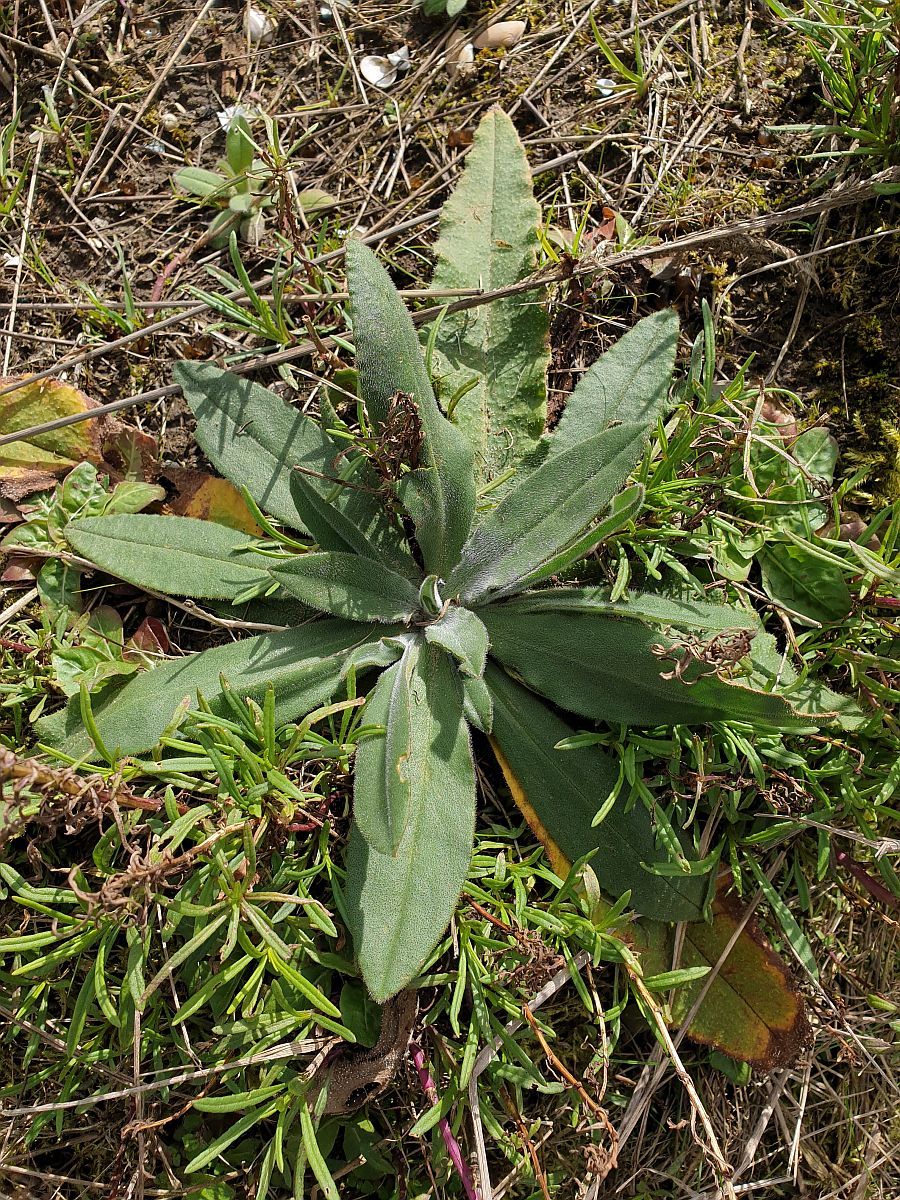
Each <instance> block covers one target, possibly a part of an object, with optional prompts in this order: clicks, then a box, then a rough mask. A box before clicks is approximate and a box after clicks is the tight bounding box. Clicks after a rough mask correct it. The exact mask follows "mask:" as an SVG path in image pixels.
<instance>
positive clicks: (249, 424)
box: [174, 362, 337, 529]
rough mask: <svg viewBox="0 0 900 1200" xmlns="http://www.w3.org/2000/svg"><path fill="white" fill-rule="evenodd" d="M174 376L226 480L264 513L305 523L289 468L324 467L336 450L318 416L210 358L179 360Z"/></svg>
mask: <svg viewBox="0 0 900 1200" xmlns="http://www.w3.org/2000/svg"><path fill="white" fill-rule="evenodd" d="M174 375H175V381H176V382H177V383H178V384H179V386H180V387H181V390H182V391H183V392H184V398H185V400H187V402H188V404H189V405H190V407H191V409H192V410H193V412H194V415H195V416H196V418H197V432H196V438H197V441H198V442H199V443H200V446H201V448H202V449H203V451H204V452H205V454H206V456H207V457H208V458H209V460H210V462H212V463H213V465H214V466H215V467H216V468H217V469H218V470H219V471H220V472H221V473H222V474H223V475H224V476H225V477H226V478H227V479H230V480H232V482H234V483H239V484H243V485H244V486H245V487H246V488H247V490H248V492H249V493H250V495H251V496H252V497H253V499H254V500H255V501H256V503H257V504H258V505H259V506H260V508H261V509H263V511H264V512H267V513H270V514H271V515H272V516H273V517H275V518H276V519H277V520H279V521H282V522H283V523H284V524H285V525H289V526H291V527H293V528H295V529H296V528H302V527H303V524H302V520H301V518H300V515H299V513H298V512H297V507H296V505H295V504H294V500H293V497H292V496H291V487H290V483H291V472H292V470H293V468H294V467H295V466H296V465H297V464H298V463H303V464H304V465H307V466H309V467H310V468H311V469H314V470H318V471H322V465H323V463H325V462H329V463H330V461H331V459H333V458H334V455H335V454H336V453H337V448H334V449H331V446H330V444H329V443H330V439H328V438H327V436H326V435H325V434H324V432H323V431H322V430H321V429H320V428H319V426H318V425H317V424H316V423H315V421H313V420H312V419H311V418H310V417H308V416H307V415H306V414H305V413H301V412H299V411H298V410H297V409H295V408H291V407H290V405H288V404H285V403H284V401H283V400H281V399H280V398H279V397H278V396H276V395H274V394H273V393H272V392H269V391H267V390H266V389H265V388H263V387H260V386H259V384H256V383H252V382H251V381H250V380H249V379H242V378H240V377H239V376H237V375H233V374H232V373H231V372H230V371H223V370H222V369H221V367H216V366H214V365H213V364H212V363H195V362H180V363H176V364H175V370H174ZM309 460H312V461H311V462H310V461H309Z"/></svg>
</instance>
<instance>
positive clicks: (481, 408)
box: [432, 108, 549, 481]
mask: <svg viewBox="0 0 900 1200" xmlns="http://www.w3.org/2000/svg"><path fill="white" fill-rule="evenodd" d="M540 220H541V212H540V208H539V206H538V204H537V201H536V200H535V198H534V195H533V192H532V184H531V172H530V171H529V168H528V160H527V159H526V157H525V151H524V148H523V147H522V143H521V142H520V141H519V138H518V135H517V133H516V130H515V126H514V125H513V123H512V121H511V120H510V119H509V117H508V116H507V115H506V114H505V113H504V112H503V111H502V110H501V109H499V108H494V109H491V111H490V112H489V113H487V115H486V116H485V117H484V118H483V119H482V121H481V124H480V125H479V126H478V129H477V131H476V133H475V141H474V143H473V145H472V149H471V150H470V151H469V154H468V157H467V158H466V166H465V170H464V171H463V173H462V176H461V178H460V181H459V183H458V185H457V187H456V188H455V190H454V191H453V193H452V194H451V196H450V198H449V199H448V200H447V202H446V203H445V205H444V207H443V209H442V210H441V230H440V237H439V238H438V241H437V244H436V246H435V254H436V256H437V266H436V267H435V271H434V277H433V279H432V287H435V288H479V287H481V288H484V289H485V290H486V291H495V290H497V289H500V288H505V287H507V286H509V285H510V284H514V283H517V282H518V281H519V280H521V279H525V278H526V277H527V276H528V275H530V274H531V273H532V272H533V271H534V270H535V267H536V264H537V249H538V238H537V228H538V226H539V225H540ZM543 301H544V295H543V293H542V292H540V291H533V292H528V293H523V294H522V295H518V296H507V297H505V298H502V297H501V298H499V299H497V300H494V301H492V302H491V303H490V304H482V305H479V306H478V307H477V308H470V309H466V310H464V311H463V312H457V313H449V314H448V315H447V316H445V317H444V319H443V320H442V321H441V322H440V324H439V327H438V330H437V335H436V338H435V342H434V357H433V359H432V373H433V374H434V375H436V377H437V378H438V379H439V382H440V389H441V394H442V396H444V397H448V398H449V397H451V396H453V395H454V393H455V392H457V390H458V389H460V388H462V387H463V386H465V385H466V384H468V383H469V382H470V381H472V380H475V381H476V382H475V386H474V387H472V388H471V389H470V390H468V391H466V393H465V394H464V395H463V396H462V397H461V398H460V399H459V401H458V403H457V405H456V407H455V409H454V412H453V420H454V423H455V424H456V425H458V426H459V428H460V429H461V430H462V431H463V433H464V434H465V435H466V437H467V438H468V440H469V442H470V443H471V445H472V447H473V449H474V451H475V462H476V467H477V471H478V474H479V478H480V479H481V480H484V481H486V480H489V479H492V478H494V476H496V475H499V474H500V472H501V471H503V470H504V469H506V468H507V467H509V466H515V465H516V464H517V463H518V462H519V460H520V459H521V458H522V457H523V456H524V455H525V454H526V453H528V452H529V451H531V450H532V449H533V448H534V446H535V443H536V442H537V439H538V438H539V437H540V435H541V433H542V432H543V429H544V423H545V421H546V416H547V366H548V363H549V354H548V351H547V334H548V330H549V315H548V312H547V308H546V305H545V304H544V302H543Z"/></svg>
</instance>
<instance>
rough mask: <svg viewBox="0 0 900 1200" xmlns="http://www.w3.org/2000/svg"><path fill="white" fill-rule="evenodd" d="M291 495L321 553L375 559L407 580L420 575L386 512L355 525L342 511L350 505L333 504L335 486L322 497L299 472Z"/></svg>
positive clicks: (373, 515) (336, 488) (296, 473)
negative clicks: (356, 555) (339, 551)
mask: <svg viewBox="0 0 900 1200" xmlns="http://www.w3.org/2000/svg"><path fill="white" fill-rule="evenodd" d="M291 492H292V494H293V497H294V500H295V502H296V504H297V509H298V510H299V511H300V512H301V513H302V514H303V524H304V525H305V526H306V528H307V529H308V530H309V532H310V533H311V534H312V536H313V537H314V538H315V539H316V542H317V543H318V545H319V546H321V547H322V549H323V550H344V551H346V552H347V553H350V554H359V555H361V556H362V557H363V558H371V559H375V560H377V561H379V562H381V563H383V564H384V565H385V566H386V567H390V568H391V570H392V571H397V572H398V573H399V574H400V575H406V576H408V577H409V578H410V579H414V578H416V577H417V576H418V575H420V574H421V572H420V571H419V568H418V567H417V566H416V561H415V559H414V558H413V556H412V555H411V554H410V552H409V550H408V549H407V547H406V545H405V541H404V538H403V535H402V533H401V532H400V530H399V529H398V528H397V527H396V526H395V525H394V524H393V522H392V521H391V520H390V518H389V516H388V514H387V510H386V509H382V510H381V511H380V512H379V513H377V514H376V513H373V514H372V515H371V518H370V519H369V520H367V521H366V522H365V524H364V526H360V525H357V524H355V523H354V521H352V520H351V519H350V517H349V516H348V515H347V513H346V512H345V511H344V508H347V507H352V506H350V505H347V504H346V503H345V504H344V505H343V506H341V505H340V504H338V503H336V501H337V499H338V493H339V487H337V486H336V487H335V488H334V489H332V491H331V493H330V494H327V495H326V494H323V493H322V492H320V491H319V489H318V487H316V486H315V485H314V483H313V480H312V479H310V478H309V477H308V476H306V475H303V474H302V473H301V472H300V471H295V472H294V476H293V478H292V479H291ZM356 508H357V509H358V508H359V506H358V505H356ZM358 515H362V514H358Z"/></svg>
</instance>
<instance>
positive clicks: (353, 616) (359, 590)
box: [272, 550, 419, 624]
mask: <svg viewBox="0 0 900 1200" xmlns="http://www.w3.org/2000/svg"><path fill="white" fill-rule="evenodd" d="M272 578H273V579H277V580H278V582H279V583H280V584H281V585H282V587H284V588H285V590H286V591H288V592H290V593H291V595H292V596H296V597H297V598H298V599H300V600H302V601H303V602H304V604H308V605H310V607H312V608H317V609H319V611H320V612H329V613H333V614H334V616H336V617H346V618H347V620H350V621H384V622H385V623H387V624H390V623H391V622H394V621H406V620H409V619H410V618H411V617H412V616H413V615H414V614H415V613H416V611H417V610H418V607H419V592H418V589H417V588H416V587H414V586H413V584H412V583H410V581H409V580H408V579H406V578H405V577H404V576H403V575H397V574H396V573H395V572H394V571H391V570H390V568H388V567H385V566H383V565H382V564H381V563H380V562H373V561H371V560H370V559H366V558H361V557H360V556H359V555H358V554H344V553H342V552H341V551H339V550H329V551H324V550H323V551H322V552H321V553H318V554H298V555H297V556H296V557H295V558H292V559H290V560H289V561H287V562H285V563H282V564H279V565H278V566H277V567H272Z"/></svg>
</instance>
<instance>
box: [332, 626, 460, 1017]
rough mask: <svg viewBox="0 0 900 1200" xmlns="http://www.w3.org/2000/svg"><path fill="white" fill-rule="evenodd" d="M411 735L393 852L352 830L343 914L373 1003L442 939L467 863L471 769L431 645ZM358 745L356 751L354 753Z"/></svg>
mask: <svg viewBox="0 0 900 1200" xmlns="http://www.w3.org/2000/svg"><path fill="white" fill-rule="evenodd" d="M418 671H419V674H420V676H421V679H422V681H423V684H424V702H423V703H422V704H421V706H420V708H421V711H420V713H419V717H418V720H419V731H418V734H417V736H416V739H415V743H414V745H413V751H412V756H411V759H410V766H409V771H410V778H411V779H413V780H415V783H416V795H415V796H414V797H413V802H412V805H411V808H410V814H409V821H408V823H407V826H406V830H405V832H404V834H403V837H402V838H401V840H400V844H399V846H398V847H397V852H396V854H395V855H393V856H392V855H390V854H380V853H379V852H378V851H377V850H374V849H373V848H372V847H371V846H370V845H369V844H368V843H367V842H366V840H365V838H364V837H363V836H362V834H361V833H360V831H359V830H358V829H356V828H353V829H352V830H351V833H350V846H349V851H348V856H347V885H346V887H347V908H348V920H349V924H350V930H351V933H352V935H353V944H354V948H355V950H356V956H357V958H358V960H359V964H360V967H361V969H362V974H363V979H364V980H365V982H366V986H367V987H368V989H369V991H370V992H371V994H372V997H373V998H374V999H375V1000H377V1001H378V1003H379V1004H382V1003H384V1001H385V1000H387V999H388V998H389V997H390V996H393V995H394V994H395V993H396V992H399V991H400V990H401V988H404V987H406V985H407V984H408V983H409V982H410V980H411V979H412V978H413V976H414V975H416V974H417V972H418V971H420V970H421V968H422V967H423V965H424V964H425V962H426V961H427V959H428V957H429V955H430V954H431V953H432V951H433V950H434V948H435V946H436V945H437V944H438V942H439V941H440V939H441V937H442V935H443V934H444V932H445V930H446V928H447V926H448V924H449V923H450V918H451V917H452V915H453V910H454V909H455V907H456V902H457V900H458V899H459V894H460V892H461V891H462V886H463V884H464V883H465V879H466V872H467V870H468V868H469V861H470V859H471V857H472V838H473V835H474V829H475V768H474V764H473V762H472V750H471V746H470V744H469V732H468V728H467V726H466V722H465V719H464V717H463V706H462V691H461V687H460V680H459V676H458V674H457V672H456V670H455V668H454V667H453V665H452V664H451V662H450V660H449V659H448V658H447V656H446V655H445V654H444V653H443V652H442V651H441V650H439V649H437V647H434V646H426V647H423V649H422V652H421V656H420V659H419V666H418ZM360 749H362V747H360Z"/></svg>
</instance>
